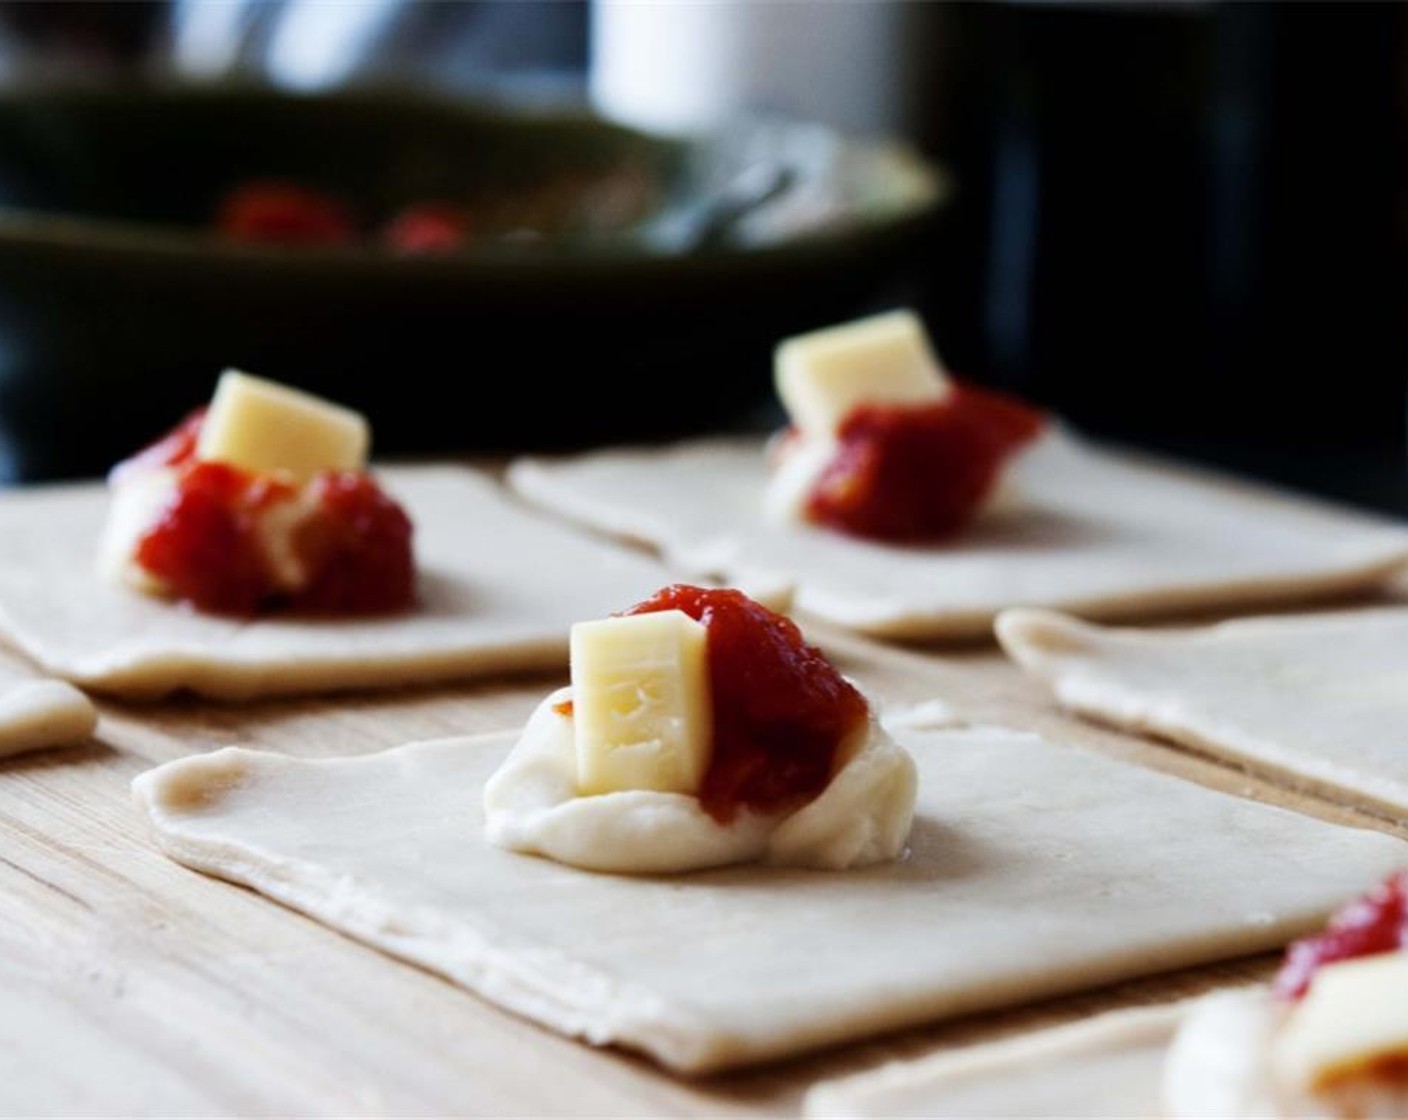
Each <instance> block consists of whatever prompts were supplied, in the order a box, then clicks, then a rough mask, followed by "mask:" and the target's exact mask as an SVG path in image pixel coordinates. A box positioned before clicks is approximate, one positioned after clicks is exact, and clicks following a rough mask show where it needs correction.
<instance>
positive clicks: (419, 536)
mask: <svg viewBox="0 0 1408 1120" xmlns="http://www.w3.org/2000/svg"><path fill="white" fill-rule="evenodd" d="M378 477H379V478H380V479H381V481H382V482H383V483H384V484H385V485H386V488H387V490H388V491H389V492H390V493H392V494H393V495H394V496H395V497H397V498H398V499H399V500H401V501H402V502H403V503H404V504H405V505H406V507H407V509H408V511H409V512H410V515H411V517H412V519H413V520H414V521H415V525H416V559H417V566H418V569H419V573H420V575H419V587H420V595H421V600H422V603H421V606H420V608H419V609H417V610H416V611H414V612H412V613H410V614H402V615H390V616H386V617H381V618H363V619H346V620H298V619H291V618H278V617H270V618H261V619H259V620H257V621H254V622H242V621H240V620H232V619H227V618H220V617H216V616H212V615H203V614H199V613H197V612H195V611H192V610H189V609H186V608H183V607H181V606H179V605H176V604H172V603H170V602H166V601H164V600H159V599H153V598H150V597H149V596H145V595H142V594H139V593H137V592H134V591H131V590H127V589H124V588H118V587H112V586H109V585H108V584H107V583H106V582H105V581H104V580H103V579H102V578H100V577H99V576H98V574H97V571H96V568H97V556H96V549H97V544H98V539H99V537H100V535H101V533H102V528H103V522H104V519H105V517H106V514H107V503H108V495H107V492H106V491H105V490H104V489H103V488H102V487H99V486H92V485H82V486H61V487H44V488H36V489H32V490H20V491H15V492H12V493H7V494H4V495H0V630H3V631H4V632H5V633H6V634H7V635H8V636H9V637H10V638H11V639H12V640H13V641H14V643H15V644H16V645H17V646H19V647H20V648H21V649H22V650H24V652H25V653H27V654H29V656H30V657H32V658H33V659H34V660H35V661H37V662H39V664H41V665H42V666H43V667H44V668H45V669H47V670H48V671H49V672H51V673H53V674H55V675H56V676H60V677H64V678H66V679H68V680H71V681H74V682H76V683H78V684H82V685H86V686H92V687H94V688H99V689H102V690H105V691H109V692H115V693H120V694H122V695H126V696H135V697H155V696H159V695H161V694H163V693H167V692H170V691H172V690H174V689H178V688H189V689H193V690H195V691H197V692H200V693H203V694H205V695H208V696H216V697H221V698H227V699H239V698H245V697H250V696H263V695H271V694H275V693H287V692H306V691H319V690H328V689H341V688H364V687H365V688H372V687H390V686H394V685H402V684H408V683H413V682H424V681H432V680H444V679H449V678H453V677H464V676H470V675H474V674H484V673H502V672H508V671H511V670H516V669H527V668H552V667H559V666H565V665H566V664H567V632H568V627H569V626H570V625H571V624H572V623H573V622H576V621H577V620H579V619H583V618H597V617H599V616H602V615H606V614H609V613H610V612H611V611H614V610H619V609H621V608H622V607H624V606H628V605H629V604H631V603H634V602H636V601H637V600H639V599H642V598H644V597H645V596H647V595H649V594H651V593H652V592H653V591H655V590H656V588H658V587H659V586H660V585H661V584H664V583H668V582H669V576H668V574H667V573H666V572H665V571H664V570H663V569H662V568H661V567H660V566H659V565H658V564H656V563H655V562H654V561H652V560H650V559H649V558H648V557H643V556H639V555H636V554H633V553H631V552H629V551H627V550H624V549H620V548H617V547H614V546H611V545H608V544H604V543H602V542H601V541H597V540H592V539H591V538H589V537H586V536H584V535H582V534H580V533H576V532H573V531H571V530H569V529H566V528H564V527H563V526H561V525H559V524H556V523H554V522H552V521H551V520H549V519H546V518H544V517H542V516H540V515H536V514H534V513H533V512H532V511H529V510H525V509H523V508H522V507H521V506H519V505H518V504H517V503H515V502H514V501H512V500H511V499H510V498H509V497H508V496H506V495H505V494H504V493H503V492H502V491H501V490H500V489H499V487H498V486H496V485H495V484H494V483H493V482H492V481H491V480H489V479H488V478H485V477H484V476H482V475H480V474H477V473H476V472H473V471H470V470H467V469H462V468H457V467H420V468H401V469H391V470H385V471H381V472H379V473H378Z"/></svg>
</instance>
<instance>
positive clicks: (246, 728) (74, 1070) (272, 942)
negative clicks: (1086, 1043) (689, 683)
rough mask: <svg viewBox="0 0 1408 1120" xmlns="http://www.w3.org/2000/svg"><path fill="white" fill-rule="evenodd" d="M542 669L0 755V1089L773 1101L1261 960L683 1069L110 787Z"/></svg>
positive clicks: (633, 1105)
mask: <svg viewBox="0 0 1408 1120" xmlns="http://www.w3.org/2000/svg"><path fill="white" fill-rule="evenodd" d="M811 635H812V637H813V638H815V639H817V640H820V641H821V642H822V643H823V644H824V645H825V646H826V648H827V649H828V651H829V652H830V653H831V654H832V655H833V657H835V658H836V659H837V660H838V662H840V663H841V664H842V665H843V667H844V668H845V670H846V671H847V672H848V673H850V674H851V675H853V676H855V677H856V678H857V679H859V680H860V681H862V683H863V684H864V685H865V686H866V688H867V690H868V691H870V692H872V693H873V694H874V695H876V696H878V697H879V698H880V699H881V701H882V702H883V703H886V704H888V705H897V704H905V703H912V702H917V701H921V700H925V699H931V698H936V697H937V698H942V699H944V700H946V701H947V702H949V703H950V704H951V705H952V706H953V707H954V708H955V709H956V710H957V711H958V712H959V713H960V714H961V715H963V716H965V717H967V718H970V719H973V720H976V721H982V722H991V723H1003V724H1007V725H1009V726H1014V727H1019V728H1028V729H1031V730H1035V731H1039V732H1041V733H1042V734H1043V735H1046V736H1047V737H1049V738H1052V739H1055V740H1060V741H1065V742H1072V743H1076V744H1079V745H1084V746H1086V747H1088V748H1091V749H1093V750H1096V751H1099V752H1101V753H1104V754H1108V755H1112V756H1115V757H1120V758H1124V759H1127V760H1130V761H1132V762H1136V763H1139V764H1141V765H1145V766H1150V767H1153V768H1156V769H1159V770H1163V771H1167V772H1169V773H1173V774H1177V775H1180V776H1182V777H1185V778H1188V779H1189V780H1192V781H1196V782H1200V783H1202V784H1205V785H1208V786H1212V787H1215V788H1220V789H1226V790H1230V791H1233V792H1236V793H1238V794H1241V795H1243V796H1247V797H1252V798H1256V799H1259V800H1264V801H1268V802H1272V803H1275V804H1280V805H1287V806H1290V807H1293V808H1296V809H1298V810H1301V811H1304V812H1308V813H1312V814H1314V815H1316V816H1319V817H1323V818H1327V819H1330V820H1337V821H1343V822H1346V823H1352V824H1360V825H1367V826H1370V827H1376V828H1380V829H1383V830H1385V831H1391V832H1395V833H1397V834H1399V835H1402V836H1405V837H1408V829H1405V828H1404V827H1403V826H1401V825H1398V824H1392V823H1389V822H1384V821H1376V820H1371V819H1369V818H1366V817H1364V816H1361V815H1359V814H1357V813H1355V812H1353V811H1352V810H1349V809H1345V808H1342V807H1338V806H1335V805H1332V804H1329V803H1327V802H1324V801H1321V800H1319V799H1317V798H1314V797H1310V796H1308V795H1305V794H1300V793H1296V792H1294V791H1290V790H1285V789H1281V788H1279V787H1277V786H1275V785H1272V784H1270V783H1268V782H1266V781H1263V780H1261V779H1260V778H1257V777H1254V776H1251V775H1247V774H1244V773H1241V772H1239V771H1236V770H1233V769H1230V768H1228V767H1225V766H1222V765H1219V764H1217V763H1214V762H1211V761H1209V760H1206V759H1202V758H1199V757H1196V756H1194V755H1192V754H1190V753H1188V752H1185V751H1182V750H1178V749H1175V748H1172V747H1169V746H1164V745H1160V744H1157V743H1152V742H1147V741H1143V740H1139V739H1136V738H1132V737H1130V736H1127V735H1124V734H1121V733H1117V732H1113V731H1108V730H1103V729H1100V728H1097V727H1094V726H1090V725H1087V724H1083V723H1080V722H1078V721H1075V720H1073V719H1072V718H1070V717H1068V716H1066V715H1064V714H1062V713H1061V712H1059V711H1057V710H1056V708H1055V707H1054V705H1053V704H1052V703H1051V701H1050V700H1049V698H1048V697H1047V696H1046V695H1045V694H1044V692H1043V691H1042V690H1041V689H1040V688H1039V687H1038V686H1036V685H1033V684H1032V683H1030V682H1028V681H1027V680H1025V679H1024V678H1022V677H1021V676H1020V675H1019V674H1018V673H1017V671H1016V670H1015V669H1014V668H1013V667H1012V666H1011V665H1009V664H1008V663H1007V662H1006V661H1005V660H1004V659H1003V658H1002V657H1001V655H1000V654H999V653H998V652H997V651H996V650H995V649H994V648H992V647H988V646H984V647H976V648H969V649H963V650H958V651H947V652H942V653H940V652H934V651H926V650H922V649H897V648H889V647H881V646H878V645H875V644H873V643H870V642H868V641H865V640H861V639H856V638H853V637H849V636H846V635H843V634H839V633H831V632H827V631H824V630H822V629H820V628H812V630H811ZM0 656H3V655H0ZM558 683H560V681H559V680H557V679H555V678H553V677H535V678H524V679H518V680H511V681H506V682H499V683H480V684H475V685H470V686H464V687H457V688H434V689H422V690H412V691H405V692H400V693H392V694H389V695H382V696H374V697H350V698H349V697H343V698H337V699H306V700H278V701H269V702H264V703H259V704H253V705H248V706H239V707H236V706H228V705H219V704H211V703H201V702H196V701H177V702H174V703H169V704H166V705H162V706H140V705H120V704H115V703H110V702H109V703H105V704H104V705H103V706H102V722H101V724H100V726H99V731H98V738H97V739H96V740H95V741H94V742H93V743H92V744H91V745H89V746H85V747H81V748H77V749H72V750H67V751H58V752H51V753H48V754H41V755H35V756H31V757H28V758H20V759H15V760H11V761H9V762H7V763H3V764H0V835H2V836H3V838H4V839H3V841H0V985H2V986H3V992H4V996H3V998H0V1112H3V1113H5V1114H7V1115H17V1114H32V1113H43V1114H68V1115H111V1114H148V1115H150V1114H173V1113H179V1114H183V1115H205V1114H230V1113H238V1114H241V1115H275V1114H278V1115H310V1116H318V1115H367V1116H374V1115H432V1114H434V1115H445V1114H454V1115H499V1116H557V1115H574V1116H585V1115H590V1116H647V1115H649V1116H659V1115H709V1116H720V1115H790V1114H795V1113H796V1112H797V1110H798V1108H799V1104H800V1099H801V1094H802V1092H803V1091H804V1090H805V1088H806V1087H807V1086H808V1085H809V1084H811V1083H812V1082H813V1081H815V1080H816V1079H818V1078H821V1077H830V1076H837V1075H840V1074H844V1073H851V1072H856V1071H859V1070H861V1069H864V1068H868V1067H870V1066H874V1065H876V1064H878V1063H881V1062H884V1061H889V1060H893V1059H895V1058H898V1057H914V1056H919V1055H922V1054H926V1053H929V1052H932V1051H934V1050H936V1049H940V1048H943V1047H948V1046H953V1045H956V1044H960V1043H966V1042H973V1041H979V1040H986V1039H992V1038H996V1037H1000V1036H1002V1035H1004V1034H1008V1033H1011V1032H1014V1031H1018V1030H1022V1029H1027V1028H1031V1027H1034V1026H1044V1025H1049V1024H1054V1023H1057V1022H1062V1021H1067V1020H1070V1019H1073V1018H1076V1017H1080V1016H1083V1015H1086V1014H1089V1013H1092V1012H1095V1011H1102V1010H1106V1009H1108V1008H1111V1007H1116V1006H1128V1005H1134V1004H1139V1003H1146V1002H1152V1001H1157V1000H1161V999H1166V998H1172V997H1178V996H1185V995H1190V994H1194V993H1196V992H1199V991H1202V990H1205V989H1206V988H1208V987H1211V986H1214V985H1216V984H1220V983H1228V982H1242V981H1246V980H1249V979H1259V978H1261V977H1263V976H1264V975H1265V974H1266V973H1267V971H1268V970H1269V968H1270V958H1261V959H1257V960H1251V961H1241V962H1232V963H1230V964H1225V965H1222V966H1218V967H1215V968H1205V969H1199V970H1195V971H1191V972H1184V973H1180V974H1177V975H1172V976H1165V977H1156V978H1153V979H1149V980H1145V981H1141V982H1137V983H1130V984H1124V985H1120V986H1119V987H1116V988H1112V989H1108V990H1105V991H1101V992H1095V993H1091V994H1088V995H1085V996H1082V997H1079V998H1074V999H1063V1000H1059V1001H1054V1002H1051V1003H1048V1004H1044V1005H1039V1006H1036V1007H1030V1008H1025V1009H1022V1010H1019V1011H1013V1012H1008V1013H1003V1014H998V1015H987V1016H983V1017H979V1018H973V1019H968V1020H962V1021H959V1022H954V1023H949V1024H946V1025H944V1026H942V1027H937V1028H931V1029H926V1030H919V1031H912V1032H907V1033H905V1034H902V1035H898V1036H890V1037H886V1038H881V1039H876V1040H874V1041H871V1042H867V1043H863V1044H860V1045H855V1046H851V1047H848V1048H846V1049H844V1050H840V1051H834V1052H829V1053H823V1054H818V1055H814V1056H812V1057H809V1058H806V1059H802V1060H798V1061H793V1062H789V1063H786V1064H782V1065H777V1066H773V1067H768V1068H764V1069H761V1070H756V1071H752V1072H748V1073H744V1074H741V1075H734V1076H729V1077H725V1078H719V1079H715V1080H710V1081H705V1082H696V1083H689V1082H683V1081H679V1080H675V1079H673V1078H671V1077H669V1076H667V1075H665V1074H663V1073H661V1072H659V1071H658V1070H656V1069H654V1068H653V1067H651V1066H649V1065H648V1064H647V1063H645V1062H644V1061H641V1060H638V1059H634V1058H631V1057H627V1056H624V1055H621V1054H617V1053H612V1052H602V1051H595V1050H592V1049H590V1048H588V1047H586V1046H583V1045H580V1044H577V1043H573V1042H568V1041H566V1040H564V1039H561V1038H558V1037H556V1036H555V1035H552V1034H550V1033H548V1032H546V1031H544V1030H542V1029H540V1028H538V1027H535V1026H533V1025H531V1024H529V1023H526V1022H524V1021H522V1020H519V1019H516V1018H514V1017H513V1016H511V1015H508V1014H506V1013H504V1012H501V1011H499V1010H497V1009H496V1008H494V1007H492V1006H490V1005H488V1004H485V1003H483V1002H481V1001H479V1000H477V999H475V998H474V997H472V996H469V995H467V994H465V993H464V992H462V991H461V990H460V989H458V988H455V987H452V986H451V985H449V984H448V983H445V982H443V981H441V980H439V979H436V978H434V977H432V976H430V975H428V974H426V973H423V972H420V971H418V970H417V969H415V968H413V967H411V966H408V965H404V964H400V963H398V962H396V961H393V960H390V959H388V958H386V957H383V956H381V955H380V954H378V953H376V952H374V951H373V950H370V949H367V948H364V947H363V946H361V945H359V944H356V943H354V942H352V941H349V940H347V939H345V938H343V937H341V936H339V935H338V934H336V933H333V932H331V931H329V930H327V929H325V928H323V927H321V926H319V925H317V924H316V923H314V922H311V921H309V920H307V919H305V918H302V917H300V916H298V915H297V914H294V913H291V912H289V911H286V910H284V909H282V908H281V907H279V906H277V905H275V904H274V903H271V902H268V901H267V900H265V899H263V898H261V897H258V896H256V895H254V894H251V893H249V892H247V891H244V890H241V889H239V888H237V887H233V886H230V885H227V884H225V883H220V882H216V881H213V880H209V879H205V878H203V877H201V876H199V875H196V874H194V873H191V872H189V871H186V870H184V869H182V868H180V867H178V866H176V865H175V864H173V863H170V862H169V861H167V860H165V859H164V858H162V857H161V856H159V855H158V854H157V853H156V851H155V849H154V848H153V847H152V846H151V845H150V843H149V842H148V841H147V838H146V836H145V835H144V832H143V827H142V823H141V821H140V820H139V819H138V817H137V814H136V813H135V812H134V811H133V809H132V807H131V805H130V802H129V797H128V783H129V782H130V781H131V779H132V778H133V776H135V775H136V774H137V773H139V772H141V770H143V769H144V768H145V767H147V766H148V765H150V764H152V763H154V762H159V761H163V760H166V759H170V758H175V757H179V756H180V755H183V754H185V753H189V752H192V751H202V750H207V749H210V748H213V747H218V746H224V745H228V744H235V743H237V744H241V745H245V746H253V747H259V748H267V749H277V750H284V751H287V752H289V753H293V754H299V755H306V756H331V755H341V754H354V753H362V752H368V751H374V750H379V749H382V748H385V747H389V746H392V745H395V744H397V743H403V742H407V741H411V740H415V739H423V738H431V737H436V736H442V735H448V734H454V733H465V732H474V731H485V730H493V729H499V728H506V727H512V726H515V725H517V724H518V723H520V722H521V721H522V719H523V718H524V716H525V715H526V714H527V713H528V711H529V710H530V709H531V708H532V706H533V705H534V704H535V703H536V702H537V700H538V699H539V698H540V697H541V696H542V695H543V694H544V692H545V691H547V690H548V689H549V688H551V687H554V686H555V685H556V684H558ZM1013 920H1017V921H1019V920H1021V915H1013Z"/></svg>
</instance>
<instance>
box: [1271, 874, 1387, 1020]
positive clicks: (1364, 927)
mask: <svg viewBox="0 0 1408 1120" xmlns="http://www.w3.org/2000/svg"><path fill="white" fill-rule="evenodd" d="M1405 949H1408V871H1400V872H1399V873H1398V874H1397V875H1394V876H1393V877H1392V878H1390V879H1389V880H1388V881H1387V882H1385V883H1381V884H1380V885H1379V886H1377V887H1375V888H1374V889H1373V890H1372V891H1370V892H1369V893H1368V894H1366V895H1365V896H1364V897H1363V898H1360V899H1356V900H1355V901H1354V902H1351V903H1350V904H1349V905H1348V906H1346V907H1345V908H1344V909H1343V910H1341V911H1340V912H1339V913H1338V914H1336V915H1335V916H1334V917H1333V918H1331V919H1330V924H1329V925H1328V926H1326V927H1325V931H1324V932H1323V933H1319V934H1316V935H1315V936H1313V937H1306V938H1302V939H1301V940H1300V941H1295V942H1292V944H1291V946H1290V948H1289V949H1287V950H1286V959H1285V962H1284V963H1283V964H1282V965H1281V971H1280V972H1278V973H1277V974H1276V981H1275V984H1274V988H1275V991H1276V994H1277V995H1278V996H1281V997H1282V998H1283V999H1299V998H1300V997H1301V996H1303V995H1305V993H1306V991H1307V990H1308V989H1309V988H1310V984H1311V981H1313V980H1314V979H1315V974H1316V973H1317V972H1319V971H1320V969H1322V968H1324V967H1325V966H1326V965H1330V964H1335V963H1337V962H1339V961H1348V960H1354V959H1355V958H1357V957H1369V956H1374V955H1376V954H1378V953H1394V952H1399V951H1401V950H1405Z"/></svg>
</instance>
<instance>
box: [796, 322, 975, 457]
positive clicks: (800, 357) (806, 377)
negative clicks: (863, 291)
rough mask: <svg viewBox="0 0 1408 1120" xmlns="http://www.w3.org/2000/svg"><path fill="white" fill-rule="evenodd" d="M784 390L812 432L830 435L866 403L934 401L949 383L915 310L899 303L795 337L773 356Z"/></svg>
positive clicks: (804, 429)
mask: <svg viewBox="0 0 1408 1120" xmlns="http://www.w3.org/2000/svg"><path fill="white" fill-rule="evenodd" d="M773 368H774V376H775V379H776V382H777V394H778V396H779V397H781V398H782V403H783V405H784V406H785V407H786V409H787V413H788V415H789V416H790V417H791V419H792V423H793V424H795V425H796V426H797V427H798V428H800V429H801V430H802V432H803V434H804V435H807V436H813V437H821V438H826V437H830V436H832V435H834V434H835V433H836V431H837V429H838V428H839V427H840V426H841V424H842V423H843V422H844V421H845V419H846V417H847V416H848V415H850V413H851V411H852V410H853V409H854V408H855V407H856V406H857V405H860V404H927V403H930V402H932V401H937V400H941V399H942V398H943V397H944V396H945V395H946V394H947V393H948V391H949V388H950V386H949V381H948V378H947V376H946V375H945V374H944V370H943V365H942V363H941V362H940V361H939V359H938V357H937V356H936V355H935V354H934V351H933V349H932V348H931V347H930V346H929V339H928V336H927V335H926V334H925V333H924V324H923V323H922V322H921V321H920V319H919V316H917V315H915V314H914V312H912V311H892V312H889V313H887V314H884V315H874V316H872V317H870V318H868V319H860V320H857V321H856V322H853V323H844V324H842V325H841V326H839V327H828V328H826V329H825V330H820V331H813V332H812V333H810V334H803V335H798V336H797V337H796V338H789V339H787V340H786V341H784V342H783V343H782V344H781V345H780V346H778V348H777V353H776V356H775V358H774V363H773Z"/></svg>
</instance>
